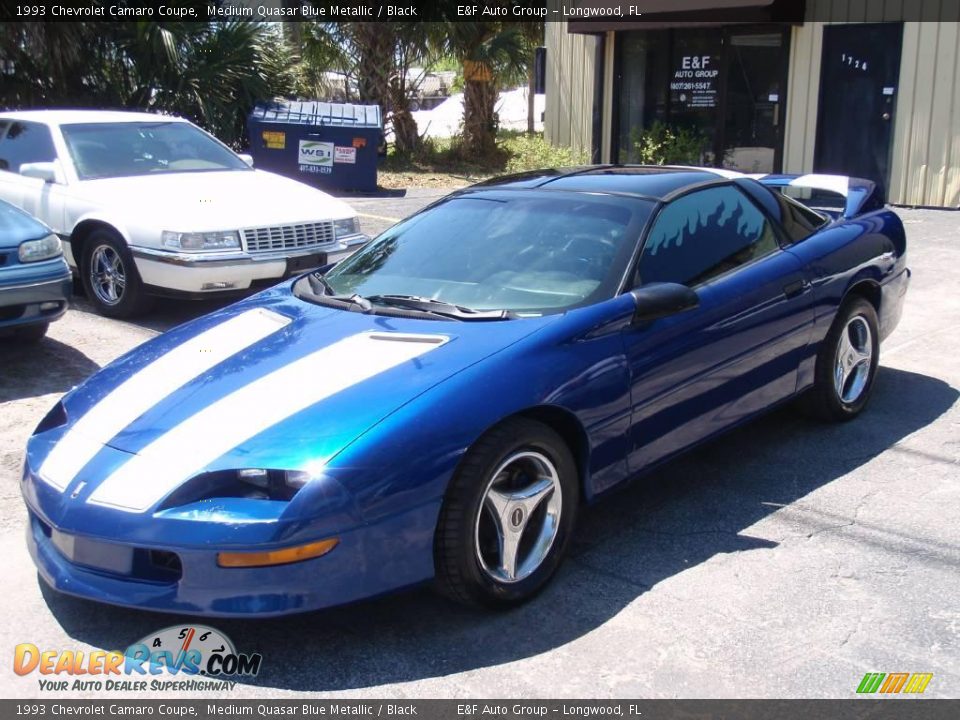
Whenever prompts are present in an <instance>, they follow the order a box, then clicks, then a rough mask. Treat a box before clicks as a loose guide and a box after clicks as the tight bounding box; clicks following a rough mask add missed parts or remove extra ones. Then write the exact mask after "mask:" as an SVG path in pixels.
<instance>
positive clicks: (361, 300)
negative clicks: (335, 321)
mask: <svg viewBox="0 0 960 720" xmlns="http://www.w3.org/2000/svg"><path fill="white" fill-rule="evenodd" d="M307 281H308V282H309V283H310V289H311V290H313V293H314V295H319V296H320V297H327V298H330V299H331V300H337V301H339V302H342V303H346V304H348V305H353V306H355V307H357V308H359V309H360V311H361V312H370V310H372V309H373V305H372V304H371V303H370V301H369V300H367V299H366V298H365V297H363V296H362V295H357V294H356V293H354V294H353V295H337V291H336V290H334V289H333V285H331V284H330V282H329V281H328V280H327V279H326V278H325V277H324V276H323V275H321V274H320V273H318V272H312V273H310V274H309V275H307Z"/></svg>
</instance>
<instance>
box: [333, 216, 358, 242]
mask: <svg viewBox="0 0 960 720" xmlns="http://www.w3.org/2000/svg"><path fill="white" fill-rule="evenodd" d="M333 230H334V232H335V233H336V236H337V240H340V239H341V238H345V237H350V236H351V235H359V234H360V219H359V218H357V217H352V218H344V219H343V220H334V221H333Z"/></svg>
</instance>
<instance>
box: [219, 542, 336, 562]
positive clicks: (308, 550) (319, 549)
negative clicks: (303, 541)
mask: <svg viewBox="0 0 960 720" xmlns="http://www.w3.org/2000/svg"><path fill="white" fill-rule="evenodd" d="M339 543H340V540H339V538H329V539H327V540H320V541H319V542H312V543H308V544H307V545H297V546H296V547H289V548H284V549H283V550H269V551H267V552H222V553H217V565H219V566H220V567H225V568H246V567H264V566H266V565H287V564H288V563H295V562H300V561H302V560H311V559H313V558H318V557H320V556H322V555H326V554H327V553H328V552H330V551H331V550H333V549H334V548H335V547H336V546H337V545H338V544H339Z"/></svg>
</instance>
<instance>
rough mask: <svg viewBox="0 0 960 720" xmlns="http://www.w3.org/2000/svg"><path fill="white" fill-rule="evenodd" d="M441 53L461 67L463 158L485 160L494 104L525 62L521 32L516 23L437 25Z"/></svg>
mask: <svg viewBox="0 0 960 720" xmlns="http://www.w3.org/2000/svg"><path fill="white" fill-rule="evenodd" d="M438 25H441V26H442V27H441V28H439V32H440V42H441V44H442V47H443V49H444V51H445V52H447V53H449V54H450V55H453V56H454V57H456V58H457V59H458V60H459V61H460V63H461V65H462V67H463V143H464V149H465V150H466V152H467V154H468V155H470V156H473V157H476V158H480V157H489V155H490V154H491V153H493V152H495V150H496V140H497V115H496V102H497V97H498V95H499V93H500V89H501V87H502V85H503V81H504V80H505V79H506V78H507V77H516V76H517V75H518V74H520V73H522V72H523V70H524V68H525V66H526V63H527V62H528V54H527V53H526V52H525V42H524V36H523V32H522V29H521V28H520V27H519V26H518V24H516V23H507V22H463V21H447V22H444V23H438Z"/></svg>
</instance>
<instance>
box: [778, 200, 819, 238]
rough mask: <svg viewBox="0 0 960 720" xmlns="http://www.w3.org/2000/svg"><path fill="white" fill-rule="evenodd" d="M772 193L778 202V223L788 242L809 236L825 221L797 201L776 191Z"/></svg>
mask: <svg viewBox="0 0 960 720" xmlns="http://www.w3.org/2000/svg"><path fill="white" fill-rule="evenodd" d="M773 195H774V197H776V198H777V202H778V203H779V204H780V224H781V225H783V229H784V230H786V232H787V238H788V239H789V240H790V242H800V241H801V240H803V239H804V238H808V237H810V236H811V235H813V233H814V232H816V230H817V229H818V228H820V227H822V226H823V225H824V223H826V222H827V220H826V218H824V217H823V216H822V215H820V214H819V213H816V212H814V211H813V210H811V209H810V208H805V207H804V206H803V205H801V204H800V203H798V202H797V201H795V200H791V199H790V198H788V197H786V196H785V195H782V194H781V193H778V192H774V193H773Z"/></svg>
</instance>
